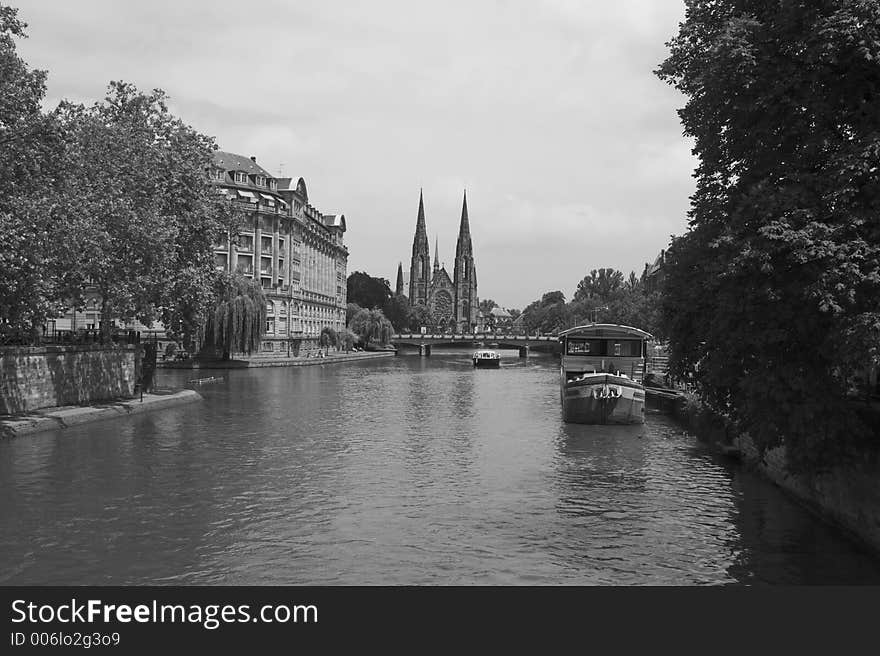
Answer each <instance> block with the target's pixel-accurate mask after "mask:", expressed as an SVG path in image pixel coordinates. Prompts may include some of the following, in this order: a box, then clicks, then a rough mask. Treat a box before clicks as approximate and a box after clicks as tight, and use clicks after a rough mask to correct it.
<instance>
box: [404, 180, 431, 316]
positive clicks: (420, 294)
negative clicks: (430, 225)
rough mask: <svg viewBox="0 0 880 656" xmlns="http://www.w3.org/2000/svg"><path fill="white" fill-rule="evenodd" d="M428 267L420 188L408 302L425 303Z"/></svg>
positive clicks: (423, 206)
mask: <svg viewBox="0 0 880 656" xmlns="http://www.w3.org/2000/svg"><path fill="white" fill-rule="evenodd" d="M430 268H431V247H430V246H429V245H428V231H427V228H426V227H425V200H424V196H423V194H422V190H421V189H419V213H418V216H417V217H416V234H415V236H414V237H413V246H412V259H411V260H410V269H409V300H410V303H412V304H414V305H415V304H416V303H423V304H424V303H427V300H428V282H429V278H428V276H429V270H430Z"/></svg>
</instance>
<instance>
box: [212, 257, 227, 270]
mask: <svg viewBox="0 0 880 656" xmlns="http://www.w3.org/2000/svg"><path fill="white" fill-rule="evenodd" d="M227 262H228V260H227V258H226V254H225V253H215V255H214V268H216V269H217V270H218V271H225V270H226V265H227Z"/></svg>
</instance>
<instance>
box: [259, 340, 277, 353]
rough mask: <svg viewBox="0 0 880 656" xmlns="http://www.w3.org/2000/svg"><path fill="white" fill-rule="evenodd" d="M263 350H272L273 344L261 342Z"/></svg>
mask: <svg viewBox="0 0 880 656" xmlns="http://www.w3.org/2000/svg"><path fill="white" fill-rule="evenodd" d="M262 350H263V351H274V350H275V348H274V344H273V343H272V342H263V344H262Z"/></svg>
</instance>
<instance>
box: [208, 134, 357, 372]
mask: <svg viewBox="0 0 880 656" xmlns="http://www.w3.org/2000/svg"><path fill="white" fill-rule="evenodd" d="M212 177H213V180H214V183H215V185H216V186H217V190H218V192H219V193H221V194H224V195H225V196H226V197H227V198H228V199H229V201H230V202H232V203H237V204H238V205H239V207H240V208H241V209H243V210H245V212H247V219H246V223H245V227H244V228H243V229H242V231H241V232H239V233H238V235H237V236H236V237H235V238H233V239H230V240H228V241H227V242H226V243H222V244H216V245H215V247H216V248H215V251H214V253H215V254H214V262H215V265H216V266H217V268H218V269H222V270H225V271H230V272H232V271H236V272H238V273H241V274H242V275H244V276H246V277H248V278H254V279H259V281H260V285H261V286H262V287H263V292H264V294H265V295H266V333H265V335H264V336H263V340H262V343H261V348H260V352H261V354H265V355H277V356H286V355H288V353H289V354H290V355H298V354H302V353H306V352H309V351H313V350H316V349H317V348H318V338H319V335H320V333H321V329H322V328H324V327H325V326H328V327H330V328H333V329H334V330H339V329H341V328H343V327H345V306H346V298H345V294H346V291H345V279H346V268H347V266H348V249H347V248H346V247H345V246H344V244H343V235H344V233H345V229H346V226H345V216H344V215H341V214H339V215H337V214H322V213H321V212H320V211H318V210H317V209H315V208H314V207H313V206H312V205H311V204H310V203H309V197H308V192H307V190H306V183H305V181H304V180H303V179H302V178H299V180H297V182H296V183H295V184H292V178H275V177H274V176H272V175H271V174H270V173H269V172H268V171H266V170H265V169H264V168H262V167H261V166H260V165H259V164H257V161H256V158H254V157H250V158H248V157H244V156H242V155H236V154H234V153H228V152H223V151H217V152H216V153H214V160H213V172H212Z"/></svg>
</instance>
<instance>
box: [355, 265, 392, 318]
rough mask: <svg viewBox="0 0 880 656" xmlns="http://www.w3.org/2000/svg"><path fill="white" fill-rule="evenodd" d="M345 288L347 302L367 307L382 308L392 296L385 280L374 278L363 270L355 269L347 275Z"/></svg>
mask: <svg viewBox="0 0 880 656" xmlns="http://www.w3.org/2000/svg"><path fill="white" fill-rule="evenodd" d="M346 290H347V295H348V302H349V303H356V304H357V305H360V306H361V307H362V308H367V309H382V308H384V307H385V305H386V303H387V302H388V301H389V300H391V298H392V297H393V294H392V293H391V287H390V286H389V284H388V281H387V280H385V279H384V278H374V277H373V276H371V275H369V274H368V273H364V272H363V271H355V272H354V273H352V274H350V275H349V276H348V281H347V282H346Z"/></svg>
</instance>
